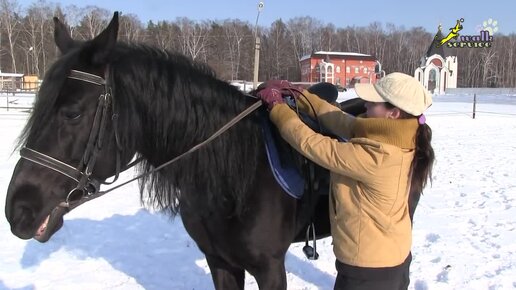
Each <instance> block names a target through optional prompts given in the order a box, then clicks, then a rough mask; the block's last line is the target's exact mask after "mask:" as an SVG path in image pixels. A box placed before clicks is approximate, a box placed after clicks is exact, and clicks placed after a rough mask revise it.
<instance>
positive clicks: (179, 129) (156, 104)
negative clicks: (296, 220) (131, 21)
mask: <svg viewBox="0 0 516 290" xmlns="http://www.w3.org/2000/svg"><path fill="white" fill-rule="evenodd" d="M86 45H87V42H86V44H84V45H83V46H82V47H78V48H77V49H75V50H73V51H71V52H69V53H68V54H66V55H64V56H62V57H61V58H59V59H58V60H57V61H56V62H55V63H54V64H53V65H52V66H51V68H50V69H49V70H48V71H47V72H46V74H45V78H44V81H43V83H42V85H41V88H40V91H39V93H38V97H37V101H36V103H35V104H34V110H33V112H32V114H31V117H30V118H29V121H28V123H27V125H26V126H25V128H24V129H23V131H22V134H21V135H20V137H19V139H18V146H23V145H24V144H26V143H27V142H28V141H30V140H32V139H33V138H36V137H35V136H36V135H37V134H38V132H40V131H41V129H43V128H44V126H45V125H46V124H47V123H48V121H49V120H51V118H55V115H56V113H57V108H58V106H59V104H60V102H61V100H60V98H66V97H68V96H64V95H63V96H60V91H61V90H62V88H63V86H64V82H65V79H66V77H67V76H68V74H69V71H70V69H72V68H75V67H78V66H79V67H81V66H83V65H85V64H84V62H85V61H86V62H87V60H84V59H83V58H84V53H83V52H82V51H81V50H84V49H87V48H85V46H86ZM110 59H111V60H110V61H109V66H108V67H109V70H110V77H109V80H108V81H109V83H110V84H111V85H110V87H111V89H112V92H113V96H114V102H115V110H116V111H117V112H118V114H119V121H118V128H117V130H118V132H119V135H120V141H121V144H122V148H124V150H130V151H128V152H134V151H135V150H138V153H137V154H138V155H140V156H143V157H144V161H143V162H142V163H141V164H140V165H139V166H138V171H139V172H148V171H149V170H152V169H153V168H155V167H157V166H159V165H160V164H162V163H164V162H166V161H168V160H170V159H172V158H174V157H175V156H177V155H180V154H182V153H183V152H186V151H187V150H188V149H190V148H191V147H193V146H195V145H196V144H198V143H200V142H202V141H204V140H206V139H207V138H208V137H209V136H211V135H212V134H213V133H214V132H215V131H217V130H218V129H219V128H220V127H222V126H223V125H224V124H226V123H227V122H228V121H229V120H231V119H232V118H233V117H234V116H236V115H238V113H240V112H241V111H243V110H244V109H245V108H246V107H247V106H249V105H250V104H252V102H253V101H254V100H252V99H250V98H248V97H246V96H245V95H244V94H243V93H241V92H240V91H238V89H237V88H235V87H233V86H231V85H230V84H228V83H227V82H224V81H221V80H218V79H217V78H216V77H215V74H214V73H213V71H212V70H211V69H210V68H208V67H207V66H206V65H203V64H200V63H196V62H194V61H192V60H191V59H188V58H186V57H185V56H183V55H179V54H175V53H171V52H167V51H163V50H159V49H156V48H153V47H150V46H145V45H135V44H126V43H118V44H117V46H116V48H115V50H114V51H113V52H112V54H111V58H110ZM86 65H87V64H86ZM70 97H74V96H70ZM255 116H256V115H254V117H253V116H250V117H247V118H245V119H244V120H242V121H240V122H239V123H238V124H236V125H235V126H234V127H233V128H231V129H229V130H228V131H226V132H225V133H224V134H222V135H221V136H220V137H218V138H217V139H215V140H214V141H212V142H211V143H209V144H208V145H206V146H204V147H202V148H201V149H200V150H198V151H196V152H194V153H193V154H190V155H189V156H187V157H185V158H183V159H182V160H180V161H178V162H176V163H174V164H172V165H170V166H168V167H166V168H164V169H162V170H161V171H159V172H157V173H154V174H151V175H149V176H147V177H145V178H143V179H141V180H140V191H141V198H142V202H143V203H144V204H146V205H152V206H155V207H157V209H159V210H165V211H166V212H168V213H170V214H173V215H175V214H176V213H178V211H179V210H180V205H181V203H185V202H187V203H188V202H189V200H191V198H193V197H194V196H195V198H199V199H200V202H205V203H206V207H205V209H208V210H207V211H206V213H207V214H208V213H209V212H210V211H211V210H213V209H217V210H218V211H220V210H221V209H222V210H223V211H224V210H225V212H226V213H227V214H228V215H233V214H240V213H242V211H243V210H244V209H245V208H244V203H245V200H246V193H247V192H249V191H250V190H251V188H252V187H253V184H254V183H255V173H256V168H257V166H258V160H259V159H258V158H259V157H260V156H262V157H263V154H262V153H263V143H262V141H261V138H262V137H261V132H260V129H259V127H258V125H257V122H255V121H253V120H252V119H253V118H255ZM197 202H199V201H197Z"/></svg>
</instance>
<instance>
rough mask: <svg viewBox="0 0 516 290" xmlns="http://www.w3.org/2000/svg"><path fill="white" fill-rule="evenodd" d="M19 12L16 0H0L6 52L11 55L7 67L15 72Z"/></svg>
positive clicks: (0, 20)
mask: <svg viewBox="0 0 516 290" xmlns="http://www.w3.org/2000/svg"><path fill="white" fill-rule="evenodd" d="M19 14H20V13H19V4H18V2H17V1H16V0H0V16H1V17H2V18H1V19H0V23H1V24H2V27H3V29H4V31H3V32H5V34H6V35H7V43H8V49H9V52H8V53H9V55H10V57H11V67H10V68H9V69H10V70H12V71H13V72H15V73H16V72H17V68H16V56H15V47H16V42H17V39H18V35H19V29H18V27H19V26H20V20H19V19H18V15H19ZM0 69H1V67H0Z"/></svg>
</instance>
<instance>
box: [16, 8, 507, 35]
mask: <svg viewBox="0 0 516 290" xmlns="http://www.w3.org/2000/svg"><path fill="white" fill-rule="evenodd" d="M47 1H48V2H56V3H61V5H62V6H63V7H66V6H67V5H70V4H74V5H76V6H78V7H85V6H87V5H94V6H98V7H102V8H105V9H107V10H110V11H115V10H119V11H122V13H125V14H129V13H131V14H135V15H137V16H138V17H139V18H140V20H141V21H142V22H144V23H146V22H147V21H148V20H174V19H176V17H187V18H190V19H193V20H224V19H228V18H229V19H240V20H243V21H248V22H250V23H251V24H254V23H255V21H256V16H257V4H258V2H259V1H256V0H222V1H195V0H186V1H185V0H182V1H178V0H61V1H51V0H47ZM33 2H35V0H18V3H20V4H21V5H22V7H27V6H28V5H30V4H31V3H33ZM263 2H264V4H265V7H264V9H263V10H262V12H261V13H260V17H259V21H258V23H259V25H262V26H269V25H270V24H271V23H272V22H273V21H274V20H277V19H279V18H282V19H283V20H288V19H290V18H293V17H297V16H312V17H314V18H316V19H319V20H320V21H321V22H323V23H333V24H334V25H335V26H336V27H346V26H367V25H368V24H369V23H371V22H374V21H379V22H381V23H383V24H386V23H393V24H395V25H397V26H404V27H405V28H410V27H415V26H422V27H423V28H425V29H426V30H427V31H429V32H431V33H434V32H435V31H436V29H437V26H438V25H439V23H442V25H443V31H448V29H449V28H450V27H452V26H454V25H455V21H456V20H457V19H459V18H464V20H465V21H464V23H463V26H464V29H463V34H475V33H476V31H477V27H479V25H482V24H483V22H484V21H486V20H488V19H490V18H491V19H493V20H496V21H497V26H498V32H499V33H503V34H510V33H516V17H514V13H515V11H516V1H514V0H501V1H496V0H492V1H481V2H480V1H479V2H476V3H473V1H457V0H455V1H451V0H431V1H409V0H402V1H392V0H391V1H371V0H370V1H367V0H364V1H349V0H331V1H330V0H318V1H299V0H298V1H295V0H274V1H272V0H263ZM315 3H317V5H316V4H315ZM427 3H428V5H427V6H425V4H427ZM430 3H431V5H432V6H429V5H430ZM477 3H483V4H477ZM491 25H492V23H491Z"/></svg>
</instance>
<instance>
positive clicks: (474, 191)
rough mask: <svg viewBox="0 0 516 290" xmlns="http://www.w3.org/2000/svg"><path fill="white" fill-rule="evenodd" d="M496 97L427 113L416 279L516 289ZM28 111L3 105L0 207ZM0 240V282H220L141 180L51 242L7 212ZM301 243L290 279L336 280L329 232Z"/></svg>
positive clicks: (504, 118) (295, 282)
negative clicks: (313, 254)
mask: <svg viewBox="0 0 516 290" xmlns="http://www.w3.org/2000/svg"><path fill="white" fill-rule="evenodd" d="M492 99H493V101H492V102H491V101H489V98H488V97H486V98H481V101H479V103H478V104H477V114H476V119H472V118H471V111H472V104H471V100H472V96H467V95H464V96H460V95H459V96H453V98H452V97H450V98H447V96H439V97H436V98H435V101H436V102H435V103H434V105H433V106H432V107H431V108H430V110H429V112H428V114H427V115H428V118H427V120H428V123H429V124H430V125H431V126H432V128H433V131H434V142H433V145H434V148H435V151H436V156H437V163H436V166H435V167H434V180H433V184H432V187H430V188H428V189H427V190H426V191H425V193H424V195H423V197H422V198H421V202H420V205H419V207H418V209H417V211H416V216H415V224H414V243H413V255H414V260H413V263H412V267H411V285H410V289H417V290H427V289H439V290H441V289H444V290H446V289H515V288H516V218H515V216H516V200H515V197H516V178H515V172H516V170H515V165H514V164H516V143H515V142H516V102H515V100H516V98H515V97H508V96H494V97H492ZM26 117H27V115H26V114H24V113H17V112H14V111H13V110H11V111H9V112H6V111H5V109H2V110H0V132H1V136H2V141H1V142H0V192H1V193H2V195H1V197H0V207H2V208H3V206H4V203H5V192H6V191H7V186H8V183H9V180H10V177H11V174H12V170H13V167H14V164H15V162H16V161H17V159H18V153H17V152H14V153H13V152H12V150H13V142H14V140H15V138H16V137H17V135H18V133H19V131H20V129H21V128H22V127H23V125H24V122H25V120H26ZM131 175H132V173H128V174H125V177H129V176H131ZM123 177H124V176H123ZM0 240H1V241H3V242H2V246H1V247H0V261H1V262H0V289H24V290H25V289H26V290H29V289H52V290H54V289H88V290H90V289H156V290H158V289H197V290H204V289H213V286H212V282H211V277H210V274H209V269H208V267H207V264H206V260H205V259H204V257H203V255H202V254H201V252H200V251H199V250H198V249H197V247H196V245H195V243H194V242H193V241H192V239H191V238H190V237H189V236H188V235H187V234H186V233H185V230H184V228H183V226H182V223H181V220H180V218H176V219H175V220H171V219H170V218H168V217H165V216H162V215H160V214H156V213H153V212H152V211H148V210H145V209H143V208H142V207H141V206H140V204H139V195H138V193H137V189H136V186H135V185H129V186H127V187H125V188H122V189H120V190H117V191H115V192H113V193H110V194H109V195H107V196H104V197H102V198H99V199H96V200H94V201H92V202H90V203H87V204H85V205H83V206H81V207H79V208H77V209H76V210H74V211H73V212H71V213H70V214H68V215H67V216H66V219H65V224H64V226H63V228H62V229H61V230H60V231H59V232H58V233H57V234H56V235H55V236H54V237H53V238H52V239H51V240H50V241H49V242H47V243H46V244H40V243H38V242H36V241H34V240H30V241H23V240H19V239H18V238H16V237H15V236H13V235H12V234H11V232H10V229H9V225H8V223H7V221H6V220H5V218H0ZM302 246H303V244H295V245H292V246H291V248H290V251H289V252H288V254H287V262H286V268H287V277H288V282H289V286H288V289H296V290H298V289H332V288H333V281H334V277H335V269H334V259H335V258H334V255H333V253H332V251H331V240H330V239H329V238H328V239H324V240H320V241H319V242H318V249H319V252H320V256H321V257H320V259H319V260H317V261H309V260H306V259H305V258H304V257H303V254H302V251H301V248H302ZM257 288H258V287H257V285H256V282H255V281H254V279H253V278H252V277H249V276H248V277H247V280H246V289H257Z"/></svg>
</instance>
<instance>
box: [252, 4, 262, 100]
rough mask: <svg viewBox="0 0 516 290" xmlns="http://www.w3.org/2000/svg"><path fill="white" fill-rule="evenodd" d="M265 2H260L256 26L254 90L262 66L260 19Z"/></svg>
mask: <svg viewBox="0 0 516 290" xmlns="http://www.w3.org/2000/svg"><path fill="white" fill-rule="evenodd" d="M263 6H264V4H263V2H258V14H257V15H256V22H255V24H254V71H253V90H256V88H257V87H258V71H259V66H260V37H259V36H258V18H259V17H260V12H262V9H263Z"/></svg>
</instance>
